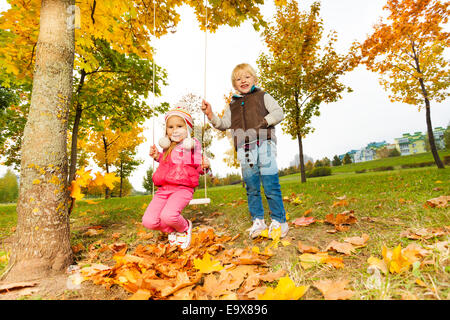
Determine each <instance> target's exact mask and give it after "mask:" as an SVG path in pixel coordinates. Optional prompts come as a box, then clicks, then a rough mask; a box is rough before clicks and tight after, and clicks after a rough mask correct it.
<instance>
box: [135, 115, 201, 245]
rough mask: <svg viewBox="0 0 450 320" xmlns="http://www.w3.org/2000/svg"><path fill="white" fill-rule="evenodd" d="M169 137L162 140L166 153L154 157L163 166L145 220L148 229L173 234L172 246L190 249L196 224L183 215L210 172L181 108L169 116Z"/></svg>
mask: <svg viewBox="0 0 450 320" xmlns="http://www.w3.org/2000/svg"><path fill="white" fill-rule="evenodd" d="M165 123H166V136H165V137H163V138H161V139H160V140H159V145H160V146H161V147H162V148H163V152H159V151H158V149H157V148H156V146H155V145H153V146H152V147H151V148H150V156H151V157H152V158H153V159H155V160H156V161H158V162H159V166H158V168H157V169H156V171H155V172H154V174H153V183H154V184H155V186H157V187H158V190H157V191H156V192H155V195H154V197H153V199H152V201H151V202H150V204H149V205H148V207H147V209H146V210H145V213H144V216H143V217H142V224H143V225H144V227H146V228H148V229H152V230H160V231H162V232H167V233H169V236H168V238H169V244H170V245H179V246H180V247H181V248H182V249H186V248H187V247H188V246H189V245H190V243H191V233H192V222H191V221H189V220H187V219H185V218H183V216H182V215H181V211H182V210H183V209H184V207H186V206H187V205H188V204H189V201H190V200H192V196H193V194H194V188H195V187H197V186H198V178H199V175H200V174H203V173H204V172H205V170H204V169H206V171H208V170H209V161H208V159H206V158H204V159H202V155H201V144H200V142H199V141H198V140H197V139H195V138H191V132H192V128H193V121H192V117H191V115H190V114H189V113H187V112H186V111H185V110H183V109H181V108H176V109H174V110H171V111H169V112H168V113H167V114H166V115H165Z"/></svg>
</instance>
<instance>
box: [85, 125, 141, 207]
mask: <svg viewBox="0 0 450 320" xmlns="http://www.w3.org/2000/svg"><path fill="white" fill-rule="evenodd" d="M142 131H143V129H142V128H141V127H138V126H137V125H135V126H133V129H130V130H128V131H122V130H120V129H113V128H112V127H111V121H110V120H109V119H106V120H104V127H103V130H101V131H100V130H99V131H93V130H92V131H91V132H90V134H89V136H88V137H87V139H86V141H87V142H86V150H87V152H89V153H91V154H92V155H93V159H94V161H95V163H96V164H97V165H98V166H99V167H100V168H102V169H103V170H105V171H106V173H110V172H111V171H112V170H113V169H115V170H116V173H118V175H119V174H120V178H121V180H123V178H125V177H126V176H127V175H129V174H130V173H131V171H130V170H131V169H132V168H133V167H134V166H135V165H134V164H131V167H129V165H128V164H130V163H131V162H132V161H133V160H134V159H133V158H132V154H133V153H135V149H136V147H137V146H138V145H139V144H141V143H142V142H143V141H144V137H143V136H142ZM109 196H110V190H109V188H108V187H106V188H105V198H106V199H107V198H109Z"/></svg>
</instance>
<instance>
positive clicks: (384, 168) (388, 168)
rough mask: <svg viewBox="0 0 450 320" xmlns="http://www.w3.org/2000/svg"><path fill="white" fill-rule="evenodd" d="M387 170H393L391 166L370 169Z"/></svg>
mask: <svg viewBox="0 0 450 320" xmlns="http://www.w3.org/2000/svg"><path fill="white" fill-rule="evenodd" d="M388 170H394V167H393V166H385V167H378V168H373V169H372V171H375V172H376V171H388Z"/></svg>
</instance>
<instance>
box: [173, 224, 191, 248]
mask: <svg viewBox="0 0 450 320" xmlns="http://www.w3.org/2000/svg"><path fill="white" fill-rule="evenodd" d="M187 222H188V223H189V228H188V229H187V230H186V231H184V232H177V245H179V246H180V248H181V249H186V248H187V247H189V245H190V244H191V237H192V222H191V221H190V220H188V221H187Z"/></svg>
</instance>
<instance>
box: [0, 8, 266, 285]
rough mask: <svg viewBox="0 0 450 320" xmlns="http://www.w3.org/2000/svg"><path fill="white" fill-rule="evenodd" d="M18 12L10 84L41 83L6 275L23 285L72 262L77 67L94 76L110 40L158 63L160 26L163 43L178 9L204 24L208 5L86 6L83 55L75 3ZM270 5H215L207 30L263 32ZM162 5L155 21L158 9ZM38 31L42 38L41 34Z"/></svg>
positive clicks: (6, 46) (9, 55)
mask: <svg viewBox="0 0 450 320" xmlns="http://www.w3.org/2000/svg"><path fill="white" fill-rule="evenodd" d="M10 4H11V8H10V9H9V10H7V11H6V12H2V16H1V17H0V29H3V30H4V31H7V32H8V37H10V38H11V39H13V40H14V41H11V42H3V41H2V42H1V43H0V68H1V70H0V71H1V72H2V78H3V79H7V80H8V81H10V82H12V83H14V82H15V81H17V80H18V79H26V80H27V79H28V80H27V81H30V79H32V82H33V88H32V96H31V105H30V111H29V113H28V117H27V123H26V126H25V129H24V134H23V143H22V148H21V177H20V181H21V184H20V191H19V200H18V205H17V213H18V222H17V229H16V233H15V239H14V244H13V251H12V254H11V259H10V265H9V267H8V273H7V274H6V279H7V280H13V279H14V280H17V279H33V278H39V277H45V276H47V275H49V274H51V273H53V272H62V271H64V270H65V269H66V267H67V266H68V265H69V264H70V263H71V262H72V249H71V247H70V233H69V219H68V210H69V209H68V205H67V204H68V201H67V200H68V195H69V194H68V192H67V191H68V188H67V173H68V172H67V163H68V162H67V152H66V147H67V144H66V141H67V129H68V125H67V123H68V110H69V106H70V104H71V98H72V86H73V83H72V76H73V69H74V59H75V61H76V63H75V65H77V66H79V67H80V68H81V69H84V70H85V71H86V72H91V71H92V70H95V65H92V60H91V59H90V58H89V55H88V53H89V52H90V51H92V52H94V50H91V48H92V46H93V41H94V40H95V39H104V40H105V41H106V42H107V43H109V44H110V45H111V47H112V49H114V50H116V51H117V52H119V53H122V54H132V53H134V54H136V55H137V56H139V57H141V58H143V59H145V58H146V59H149V60H150V59H152V56H153V50H152V48H151V42H152V41H151V32H150V30H152V29H153V25H156V32H155V34H154V36H156V37H160V36H162V35H163V34H165V33H167V32H169V31H171V30H173V29H174V28H175V27H176V25H177V23H178V22H179V20H180V18H179V14H178V13H177V12H176V9H177V7H178V6H180V5H182V4H188V5H190V6H191V7H194V8H195V12H196V14H197V16H198V19H199V21H203V20H204V19H203V15H204V12H205V8H204V4H203V3H199V2H198V1H192V0H166V1H164V2H162V1H158V2H157V1H150V0H139V1H126V0H117V1H96V0H81V1H79V2H77V5H78V8H79V9H80V12H81V17H82V28H81V29H79V30H77V50H75V41H74V34H75V32H74V29H73V23H72V22H73V14H72V13H74V12H77V10H76V7H75V6H74V4H75V1H73V0H41V1H40V0H30V1H21V0H10ZM262 4H263V1H261V0H245V1H238V2H236V1H234V0H226V1H220V2H218V1H213V3H211V4H209V6H210V9H212V10H210V13H211V14H210V16H209V23H208V25H207V26H204V27H207V28H208V30H216V29H217V27H218V26H219V25H221V24H225V23H226V24H229V25H233V26H234V25H236V26H237V25H240V24H241V23H242V22H243V21H245V20H246V19H249V18H252V19H253V21H254V26H255V27H258V25H260V24H261V23H262V15H261V13H260V11H259V6H260V5H262ZM156 5H158V14H157V15H156V21H155V20H154V19H153V14H152V12H153V10H152V9H153V8H154V7H155V6H156ZM25 6H28V7H30V10H28V9H27V8H25ZM74 9H75V10H74ZM29 15H34V17H35V19H34V20H33V19H31V23H27V21H29V20H27V19H26V18H25V16H29ZM37 25H39V30H38V28H33V26H37ZM27 28H28V30H26V29H27ZM37 34H39V36H37ZM2 39H4V38H3V37H1V38H0V40H2ZM78 39H79V40H78ZM80 40H81V41H80ZM23 43H25V44H24V45H23V46H22V44H23ZM24 48H25V49H24ZM75 51H76V52H77V55H76V56H75ZM33 61H35V62H34V65H33ZM33 70H34V72H33Z"/></svg>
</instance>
